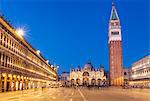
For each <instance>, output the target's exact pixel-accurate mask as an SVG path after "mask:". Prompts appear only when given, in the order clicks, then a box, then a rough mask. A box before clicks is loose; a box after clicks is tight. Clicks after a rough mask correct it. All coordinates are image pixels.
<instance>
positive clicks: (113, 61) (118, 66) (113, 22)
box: [108, 3, 124, 86]
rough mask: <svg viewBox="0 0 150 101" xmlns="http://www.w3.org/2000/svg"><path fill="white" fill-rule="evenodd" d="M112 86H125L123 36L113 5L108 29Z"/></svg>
mask: <svg viewBox="0 0 150 101" xmlns="http://www.w3.org/2000/svg"><path fill="white" fill-rule="evenodd" d="M108 45H109V70H110V85H112V86H121V85H123V80H124V79H123V65H122V36H121V26H120V20H119V17H118V14H117V11H116V8H115V5H114V3H112V10H111V16H110V21H109V29H108Z"/></svg>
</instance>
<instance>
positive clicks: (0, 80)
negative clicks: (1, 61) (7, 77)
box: [0, 73, 2, 93]
mask: <svg viewBox="0 0 150 101" xmlns="http://www.w3.org/2000/svg"><path fill="white" fill-rule="evenodd" d="M1 78H2V75H1V73H0V93H1V92H2V79H1Z"/></svg>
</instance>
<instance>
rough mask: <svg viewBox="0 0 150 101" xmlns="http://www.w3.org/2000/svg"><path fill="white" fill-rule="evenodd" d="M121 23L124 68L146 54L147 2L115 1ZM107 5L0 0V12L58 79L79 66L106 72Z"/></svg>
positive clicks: (89, 0) (102, 1)
mask: <svg viewBox="0 0 150 101" xmlns="http://www.w3.org/2000/svg"><path fill="white" fill-rule="evenodd" d="M115 1H116V2H115V5H116V8H117V12H118V15H119V17H120V20H121V26H122V38H123V44H122V46H123V65H124V67H127V68H129V67H130V66H131V64H132V63H133V62H135V61H136V60H138V59H140V58H142V57H143V56H145V55H147V54H149V53H150V51H149V47H150V45H149V38H150V36H149V29H148V28H149V15H148V9H149V7H148V5H149V4H148V3H149V0H115ZM111 4H112V2H111V0H0V12H1V13H2V14H3V15H4V17H5V18H6V19H7V20H9V21H10V23H11V24H12V25H13V26H15V27H16V28H17V27H24V28H25V29H26V36H25V39H26V40H27V41H28V42H29V43H30V44H31V45H32V46H33V47H34V48H35V49H37V50H40V51H41V54H42V55H43V56H44V57H45V58H46V59H48V60H49V61H50V63H52V64H54V63H56V64H58V65H59V66H60V68H59V73H61V72H63V71H69V70H70V67H76V66H78V65H80V66H83V65H84V64H85V63H86V62H87V61H88V60H91V61H92V64H93V65H94V66H95V67H96V68H97V67H98V66H99V65H100V64H102V65H103V66H104V67H105V70H109V66H108V22H109V18H110V13H111Z"/></svg>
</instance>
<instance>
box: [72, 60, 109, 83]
mask: <svg viewBox="0 0 150 101" xmlns="http://www.w3.org/2000/svg"><path fill="white" fill-rule="evenodd" d="M105 81H106V76H105V75H104V68H103V67H100V68H99V69H97V70H96V69H95V68H93V66H92V64H91V63H87V64H85V65H84V67H83V69H81V68H80V67H78V68H77V69H76V70H72V71H71V72H70V82H71V85H76V84H78V85H83V86H88V85H101V84H102V83H104V82H105Z"/></svg>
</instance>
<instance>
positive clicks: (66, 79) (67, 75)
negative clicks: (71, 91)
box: [60, 72, 70, 86]
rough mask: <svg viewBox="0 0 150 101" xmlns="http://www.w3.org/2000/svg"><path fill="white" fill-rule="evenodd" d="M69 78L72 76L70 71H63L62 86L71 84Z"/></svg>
mask: <svg viewBox="0 0 150 101" xmlns="http://www.w3.org/2000/svg"><path fill="white" fill-rule="evenodd" d="M69 78H70V73H69V72H63V73H61V75H60V83H61V84H62V86H67V85H68V84H69Z"/></svg>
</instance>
